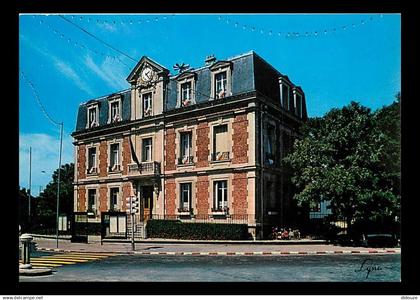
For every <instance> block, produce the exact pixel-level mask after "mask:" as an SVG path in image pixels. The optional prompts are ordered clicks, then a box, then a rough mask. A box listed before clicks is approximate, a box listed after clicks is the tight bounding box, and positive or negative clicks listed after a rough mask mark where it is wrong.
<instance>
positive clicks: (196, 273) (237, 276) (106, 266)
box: [20, 254, 401, 282]
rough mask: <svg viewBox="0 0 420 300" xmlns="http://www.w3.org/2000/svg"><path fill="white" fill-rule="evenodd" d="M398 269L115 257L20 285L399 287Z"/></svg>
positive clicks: (309, 260) (341, 260)
mask: <svg viewBox="0 0 420 300" xmlns="http://www.w3.org/2000/svg"><path fill="white" fill-rule="evenodd" d="M400 269H401V255H400V254H385V255H362V254H360V255H316V256H315V255H314V256H312V255H305V256H267V257H266V256H259V257H256V256H234V257H229V256H217V257H211V256H160V255H159V256H147V255H119V256H115V257H109V258H106V259H102V260H99V261H92V262H89V263H83V264H75V265H67V266H62V267H58V268H56V269H55V270H56V271H55V272H54V273H53V274H52V275H48V276H40V277H20V281H21V282H27V281H39V282H55V281H66V282H80V281H100V282H104V281H137V282H159V281H160V282H168V281H169V282H182V281H183V282H197V281H198V282H229V281H231V282H232V281H233V282H244V281H245V282H246V281H248V282H249V281H251V282H255V281H262V282H281V281H302V282H306V281H339V282H364V281H385V282H390V281H394V282H399V281H400V280H401V273H400ZM122 274H123V275H122Z"/></svg>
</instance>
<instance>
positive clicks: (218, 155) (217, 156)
mask: <svg viewBox="0 0 420 300" xmlns="http://www.w3.org/2000/svg"><path fill="white" fill-rule="evenodd" d="M229 154H230V152H229V151H225V152H214V153H212V154H211V160H212V161H222V160H229Z"/></svg>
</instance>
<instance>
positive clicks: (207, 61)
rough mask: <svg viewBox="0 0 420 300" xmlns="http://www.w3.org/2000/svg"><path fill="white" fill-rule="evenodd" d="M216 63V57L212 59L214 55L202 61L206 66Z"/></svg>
mask: <svg viewBox="0 0 420 300" xmlns="http://www.w3.org/2000/svg"><path fill="white" fill-rule="evenodd" d="M215 61H216V57H214V54H212V55H208V56H207V57H206V60H205V61H204V62H205V64H206V66H210V65H211V64H213V63H214V62H215Z"/></svg>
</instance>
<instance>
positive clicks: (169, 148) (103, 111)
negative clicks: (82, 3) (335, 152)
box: [72, 51, 307, 238]
mask: <svg viewBox="0 0 420 300" xmlns="http://www.w3.org/2000/svg"><path fill="white" fill-rule="evenodd" d="M127 81H128V82H129V83H130V85H131V88H130V89H128V90H125V91H121V92H116V93H114V94H111V95H108V96H105V97H101V98H97V99H93V100H90V101H88V102H86V103H82V104H81V105H80V106H79V110H78V115H77V124H76V130H75V132H74V133H73V134H72V136H73V138H74V145H75V183H74V199H75V201H74V210H75V211H77V212H85V211H88V212H90V214H91V218H92V220H93V221H95V220H96V221H99V220H100V213H101V212H106V211H112V210H114V211H126V208H127V207H126V205H127V204H126V201H125V199H126V198H127V197H129V196H130V195H135V196H137V197H138V198H139V199H140V203H141V209H140V211H139V212H138V214H137V218H138V220H139V221H140V222H147V220H148V219H151V218H153V219H156V218H158V219H163V218H166V219H180V220H183V221H185V222H228V223H236V222H238V223H246V224H248V227H249V231H250V233H252V234H253V235H254V236H255V237H256V238H262V237H263V235H264V236H265V235H266V234H268V232H267V231H268V230H267V228H269V227H270V226H271V225H273V224H281V223H287V222H289V221H290V218H292V217H293V210H292V207H291V197H292V195H291V189H290V188H289V186H290V182H289V179H288V178H289V176H288V174H287V171H286V170H284V168H283V166H282V163H281V158H282V157H283V156H284V155H285V154H287V151H289V149H290V147H291V145H292V141H293V138H294V137H295V136H297V135H298V128H299V126H300V124H301V123H302V122H303V121H305V120H306V118H307V112H306V101H305V94H304V92H303V91H302V89H301V88H300V87H299V86H296V85H294V84H293V83H292V82H291V81H290V79H289V78H288V77H287V76H286V75H284V74H282V73H280V72H279V71H277V70H276V69H275V68H273V67H272V66H271V65H270V64H269V63H267V62H266V61H265V60H264V59H262V58H261V57H260V56H258V55H257V54H256V53H255V52H253V51H251V52H249V53H246V54H242V55H239V56H236V57H233V58H230V59H226V60H217V59H216V58H215V57H214V56H208V57H207V58H206V60H205V62H204V66H203V67H200V68H196V69H189V68H182V66H181V68H180V70H179V74H177V75H171V74H170V71H169V70H168V69H167V68H165V67H164V66H162V65H160V64H159V63H157V62H155V61H153V60H152V59H150V58H148V57H145V56H144V57H142V58H141V59H140V61H139V62H138V63H137V65H136V66H135V68H134V69H133V70H132V71H131V73H130V74H129V76H128V77H127ZM263 225H264V226H263ZM262 229H264V231H265V232H263V230H262Z"/></svg>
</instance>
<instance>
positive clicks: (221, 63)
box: [209, 60, 232, 71]
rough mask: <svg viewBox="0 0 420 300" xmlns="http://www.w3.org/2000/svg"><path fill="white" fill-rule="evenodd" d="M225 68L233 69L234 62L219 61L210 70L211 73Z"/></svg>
mask: <svg viewBox="0 0 420 300" xmlns="http://www.w3.org/2000/svg"><path fill="white" fill-rule="evenodd" d="M225 67H232V62H231V61H226V60H219V61H217V62H215V63H214V64H212V65H211V67H210V68H209V69H210V71H215V70H217V69H220V68H225Z"/></svg>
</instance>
